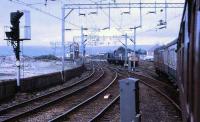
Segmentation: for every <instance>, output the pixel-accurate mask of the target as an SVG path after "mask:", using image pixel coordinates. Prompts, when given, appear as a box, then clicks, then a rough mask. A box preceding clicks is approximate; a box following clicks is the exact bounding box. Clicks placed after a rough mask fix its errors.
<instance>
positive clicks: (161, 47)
mask: <svg viewBox="0 0 200 122" xmlns="http://www.w3.org/2000/svg"><path fill="white" fill-rule="evenodd" d="M177 42H178V39H175V40H173V41H172V42H170V43H168V44H166V45H162V46H160V47H158V48H156V49H155V50H154V51H157V50H164V49H166V48H168V47H170V46H172V45H175V44H177Z"/></svg>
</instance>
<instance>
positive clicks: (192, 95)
mask: <svg viewBox="0 0 200 122" xmlns="http://www.w3.org/2000/svg"><path fill="white" fill-rule="evenodd" d="M154 59H155V60H154V63H155V67H156V72H158V73H159V74H160V73H165V74H168V75H170V76H173V75H174V77H175V78H176V81H177V82H176V83H177V85H178V88H179V93H180V101H181V109H182V118H183V121H184V122H200V1H199V0H186V2H185V7H184V11H183V16H182V20H181V26H180V31H179V35H178V39H177V40H176V41H173V42H171V43H170V44H168V45H165V46H161V47H159V48H157V49H155V51H154Z"/></svg>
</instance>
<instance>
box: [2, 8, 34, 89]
mask: <svg viewBox="0 0 200 122" xmlns="http://www.w3.org/2000/svg"><path fill="white" fill-rule="evenodd" d="M24 13H25V14H26V15H25V17H27V15H28V16H29V12H28V11H24V12H21V11H17V12H11V13H10V23H11V27H10V31H6V32H5V34H6V37H7V39H4V40H8V42H9V43H11V45H12V47H13V50H14V53H15V57H16V66H17V86H20V42H21V41H23V40H30V35H29V34H28V32H29V33H30V31H29V29H30V25H28V26H27V25H25V29H26V31H25V38H24V39H22V38H20V19H21V17H22V16H23V15H24ZM29 17H30V16H29ZM25 19H26V22H25V23H26V24H27V23H28V24H30V22H28V21H27V20H29V21H30V18H25ZM26 36H27V37H26Z"/></svg>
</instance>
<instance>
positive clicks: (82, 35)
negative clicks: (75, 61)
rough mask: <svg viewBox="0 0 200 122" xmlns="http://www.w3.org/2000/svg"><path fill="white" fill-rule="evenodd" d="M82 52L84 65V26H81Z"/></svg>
mask: <svg viewBox="0 0 200 122" xmlns="http://www.w3.org/2000/svg"><path fill="white" fill-rule="evenodd" d="M81 51H82V63H83V64H84V34H83V26H81Z"/></svg>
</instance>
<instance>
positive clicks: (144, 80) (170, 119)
mask: <svg viewBox="0 0 200 122" xmlns="http://www.w3.org/2000/svg"><path fill="white" fill-rule="evenodd" d="M85 67H86V70H85V71H84V72H83V73H82V74H81V75H80V76H77V77H75V78H72V79H71V80H68V81H65V82H64V83H63V84H61V85H56V86H52V87H50V88H46V89H43V90H40V91H34V92H18V93H16V95H15V96H14V97H13V98H11V99H8V100H6V101H3V102H1V103H0V121H17V122H18V121H20V122H23V121H24V122H46V121H49V122H55V121H70V122H78V121H80V122H86V121H91V122H92V121H95V122H96V121H99V122H104V121H110V122H119V121H120V89H119V82H118V81H119V80H121V79H125V78H128V77H134V78H136V79H139V109H140V114H141V122H181V121H182V119H181V108H180V103H179V93H178V90H177V87H176V85H175V84H174V82H173V80H170V79H168V78H167V77H161V76H158V75H157V74H156V73H155V69H154V66H153V63H152V62H147V61H142V62H141V63H140V64H139V66H138V67H137V68H136V71H135V72H133V71H128V70H127V69H126V68H124V67H122V66H116V65H112V64H108V63H107V62H106V61H92V62H89V63H86V64H85Z"/></svg>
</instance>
